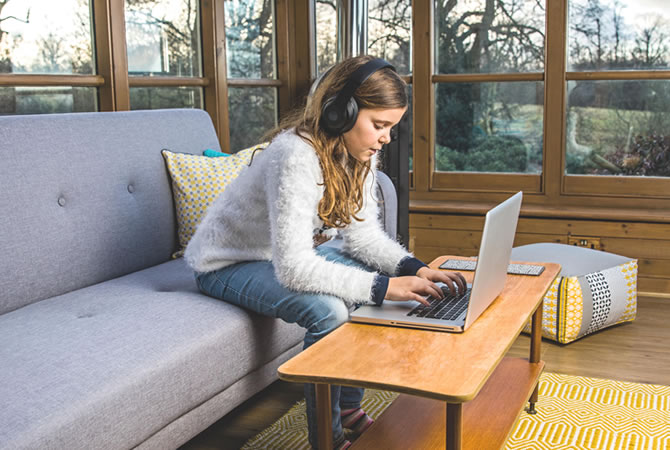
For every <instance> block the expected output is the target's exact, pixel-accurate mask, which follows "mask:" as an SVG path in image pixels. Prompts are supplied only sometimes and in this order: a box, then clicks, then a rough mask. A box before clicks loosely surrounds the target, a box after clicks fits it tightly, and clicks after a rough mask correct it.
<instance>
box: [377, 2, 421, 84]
mask: <svg viewBox="0 0 670 450" xmlns="http://www.w3.org/2000/svg"><path fill="white" fill-rule="evenodd" d="M368 9H369V12H368V53H369V54H370V55H373V56H376V57H378V58H384V59H385V60H387V61H388V62H390V63H391V64H393V66H394V67H395V68H396V70H397V71H398V73H400V74H402V75H409V74H411V73H412V2H411V1H410V0H393V1H388V0H370V2H369V4H368Z"/></svg>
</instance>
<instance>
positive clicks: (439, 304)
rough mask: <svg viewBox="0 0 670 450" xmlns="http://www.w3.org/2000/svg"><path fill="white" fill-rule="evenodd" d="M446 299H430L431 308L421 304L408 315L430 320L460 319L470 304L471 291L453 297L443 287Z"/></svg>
mask: <svg viewBox="0 0 670 450" xmlns="http://www.w3.org/2000/svg"><path fill="white" fill-rule="evenodd" d="M442 292H443V293H444V298H442V299H437V298H435V297H428V301H429V302H430V306H426V305H422V304H420V305H419V306H417V307H416V308H414V309H413V310H411V311H410V312H408V313H407V315H408V316H415V317H427V318H429V319H442V320H455V319H458V316H460V315H461V314H462V313H463V311H465V310H466V309H467V307H468V303H469V302H470V289H468V290H467V291H465V292H464V293H463V294H458V295H453V294H452V293H451V291H449V289H448V288H447V287H446V286H443V287H442Z"/></svg>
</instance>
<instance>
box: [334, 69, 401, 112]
mask: <svg viewBox="0 0 670 450" xmlns="http://www.w3.org/2000/svg"><path fill="white" fill-rule="evenodd" d="M385 67H390V68H391V69H393V70H394V71H395V67H393V66H392V65H391V63H389V62H388V61H386V60H384V59H381V58H375V59H372V60H370V61H368V62H366V63H365V64H363V65H362V66H360V67H359V68H358V69H356V70H354V72H353V73H352V74H351V75H349V78H348V79H347V82H346V84H345V85H344V87H343V88H342V90H340V92H338V93H337V94H336V95H335V99H334V100H333V101H334V102H335V103H337V104H338V105H342V104H344V103H346V102H348V101H349V99H350V98H352V97H353V96H354V93H355V92H356V90H357V89H358V88H359V87H361V84H363V83H365V80H367V79H368V78H370V77H371V76H372V74H373V73H375V72H376V71H378V70H381V69H383V68H385Z"/></svg>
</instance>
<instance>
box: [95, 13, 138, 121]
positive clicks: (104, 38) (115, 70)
mask: <svg viewBox="0 0 670 450" xmlns="http://www.w3.org/2000/svg"><path fill="white" fill-rule="evenodd" d="M93 17H94V23H95V27H94V28H95V47H96V63H97V70H98V74H99V75H101V76H102V77H103V78H104V79H105V84H104V85H103V86H102V87H101V88H100V91H99V96H100V110H101V111H128V110H129V109H130V91H129V87H128V60H127V56H126V28H125V19H124V2H120V1H114V0H93Z"/></svg>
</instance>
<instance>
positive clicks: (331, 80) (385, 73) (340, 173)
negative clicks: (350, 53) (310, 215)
mask: <svg viewBox="0 0 670 450" xmlns="http://www.w3.org/2000/svg"><path fill="white" fill-rule="evenodd" d="M371 59H373V58H372V57H371V56H357V57H354V58H350V59H348V60H345V61H342V62H340V63H339V64H337V65H335V66H334V67H333V68H332V69H331V70H329V71H328V73H327V74H326V75H325V76H324V78H323V79H322V80H321V81H320V82H319V85H318V86H317V88H316V90H315V91H314V92H313V93H312V94H311V96H310V98H309V99H308V100H307V104H306V105H305V107H304V108H301V109H299V110H297V111H295V112H293V113H291V114H290V115H289V116H287V117H286V118H285V119H284V120H282V122H281V123H280V125H279V127H277V128H276V129H275V130H273V131H271V132H270V133H269V134H268V135H267V136H266V138H269V139H271V138H273V137H275V136H276V135H277V134H279V133H280V132H281V131H282V130H286V129H291V128H295V130H296V133H297V134H298V135H299V136H300V137H301V138H302V139H304V140H305V141H307V142H308V143H309V144H310V145H311V146H312V147H314V149H315V150H316V154H317V156H318V157H319V163H320V165H321V171H322V173H323V186H324V192H323V197H322V198H321V200H320V201H319V207H318V214H319V217H320V218H321V220H323V222H324V224H325V226H327V227H330V228H342V227H345V226H346V225H348V224H350V223H351V220H352V218H353V219H356V220H358V221H360V220H362V219H360V218H358V217H357V216H356V214H357V213H358V212H360V210H361V209H362V208H363V197H364V195H363V194H364V193H363V185H364V182H365V177H366V176H367V175H368V173H369V172H370V169H371V168H370V161H368V162H366V163H362V162H360V161H358V160H357V159H355V158H353V157H351V156H350V155H349V152H348V151H347V148H346V147H345V145H344V139H343V137H342V135H339V136H331V135H329V134H328V133H326V132H324V131H323V130H322V129H321V127H320V126H319V120H320V117H321V106H322V104H323V103H325V101H326V100H328V99H329V98H331V97H333V96H335V94H336V93H337V92H339V91H340V90H341V89H342V88H343V87H344V85H345V84H346V82H347V79H348V78H349V76H350V75H351V74H352V73H353V72H354V71H355V70H356V69H357V68H358V67H359V66H361V65H363V64H365V63H366V62H368V61H370V60H371ZM406 87H407V86H406V84H405V82H404V81H403V80H402V78H400V76H399V75H398V74H397V73H396V72H395V71H394V70H393V69H391V68H384V69H381V70H378V71H376V72H375V73H373V74H372V75H371V76H370V77H369V78H368V79H367V80H366V81H365V82H364V83H363V84H362V85H361V86H360V87H359V88H358V89H357V90H356V92H355V93H354V99H355V100H356V102H357V103H358V107H359V111H360V110H361V109H363V108H370V109H392V108H405V107H406V106H407V91H406Z"/></svg>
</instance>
